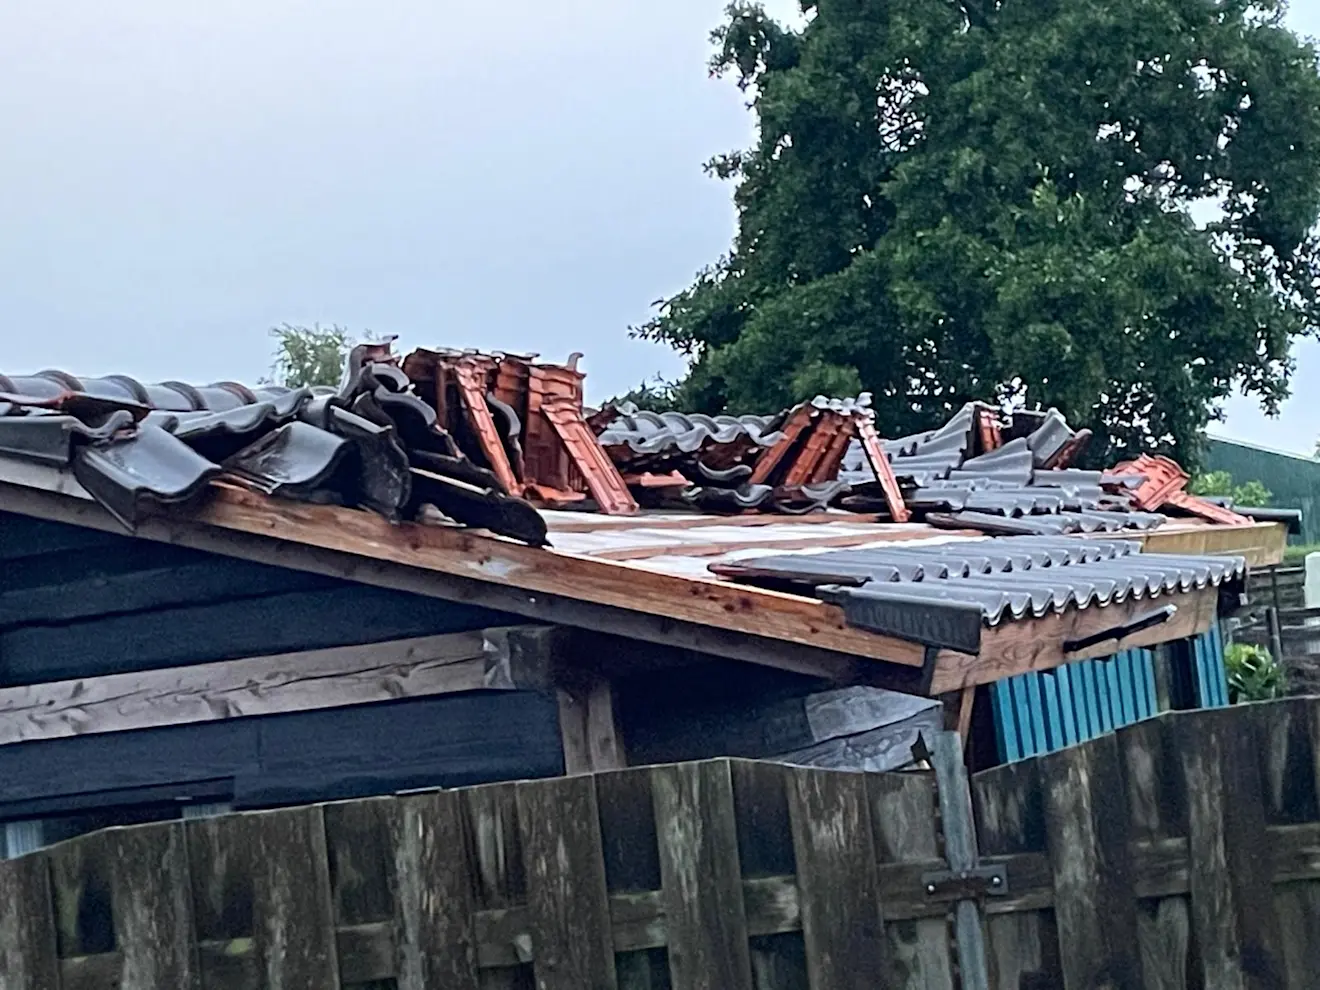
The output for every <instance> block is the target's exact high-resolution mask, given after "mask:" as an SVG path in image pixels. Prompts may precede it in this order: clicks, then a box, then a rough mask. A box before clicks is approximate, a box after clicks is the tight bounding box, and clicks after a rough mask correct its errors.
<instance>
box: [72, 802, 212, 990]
mask: <svg viewBox="0 0 1320 990" xmlns="http://www.w3.org/2000/svg"><path fill="white" fill-rule="evenodd" d="M48 855H49V862H50V865H51V880H52V887H53V894H54V897H53V900H54V905H55V916H56V918H57V919H58V922H57V923H58V928H57V933H58V935H57V937H58V942H59V954H60V956H62V957H65V958H72V957H78V956H87V955H100V954H104V953H114V956H113V959H106V960H105V962H106V966H105V967H104V968H103V969H102V973H103V975H104V977H108V978H110V979H111V980H112V981H113V985H123V986H150V987H157V986H161V987H165V986H168V987H175V986H177V987H180V988H190V987H196V986H197V985H198V984H197V977H198V973H197V966H196V959H195V956H194V952H193V949H192V946H191V935H192V919H191V911H190V905H189V903H188V890H189V886H190V884H189V874H188V861H187V855H186V853H185V850H184V837H183V826H182V825H180V824H177V823H171V824H161V825H146V826H140V827H138V828H133V829H110V830H106V831H102V832H96V833H93V834H91V835H87V836H84V837H82V838H81V839H80V840H79V841H77V842H73V843H63V844H61V845H59V846H56V847H54V848H53V849H52V850H50V852H49V854H48ZM69 975H70V974H65V977H66V978H65V979H64V980H63V982H64V985H65V986H66V987H68V986H70V981H69V979H68V978H67V977H68V976H69ZM73 975H74V977H75V979H76V978H77V976H76V970H75V972H74V974H73Z"/></svg>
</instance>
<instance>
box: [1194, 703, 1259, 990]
mask: <svg viewBox="0 0 1320 990" xmlns="http://www.w3.org/2000/svg"><path fill="white" fill-rule="evenodd" d="M1235 714H1236V713H1234V712H1233V710H1232V709H1219V710H1215V711H1202V712H1195V713H1190V714H1187V715H1183V716H1180V717H1176V718H1175V720H1174V722H1173V730H1174V731H1175V732H1176V739H1177V743H1178V754H1179V758H1180V764H1181V768H1182V773H1183V784H1184V787H1185V793H1186V795H1187V809H1188V840H1189V848H1190V850H1191V894H1192V920H1193V926H1194V929H1195V932H1196V937H1197V943H1198V945H1199V946H1200V950H1201V951H1200V965H1201V976H1202V978H1203V979H1204V981H1205V986H1206V988H1207V990H1218V988H1220V987H1244V986H1245V987H1248V988H1255V987H1259V988H1261V990H1265V988H1273V987H1277V986H1280V985H1282V982H1283V966H1282V959H1281V957H1280V955H1279V949H1278V945H1279V931H1278V920H1277V918H1276V916H1275V913H1274V904H1273V891H1272V889H1271V887H1270V874H1271V872H1272V870H1271V863H1270V861H1269V849H1268V848H1267V847H1266V846H1265V844H1264V843H1262V842H1261V841H1260V839H1261V835H1262V833H1263V831H1264V828H1265V817H1264V809H1263V804H1262V788H1261V779H1260V768H1259V764H1258V763H1257V756H1256V754H1255V753H1254V752H1251V751H1250V748H1249V747H1246V746H1243V745H1242V742H1243V740H1242V737H1241V734H1240V732H1239V731H1238V730H1239V729H1240V719H1235V717H1234V716H1235Z"/></svg>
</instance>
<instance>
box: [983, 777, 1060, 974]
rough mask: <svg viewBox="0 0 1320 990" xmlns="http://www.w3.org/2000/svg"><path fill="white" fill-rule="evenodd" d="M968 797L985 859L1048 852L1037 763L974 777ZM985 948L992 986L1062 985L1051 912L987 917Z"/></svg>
mask: <svg viewBox="0 0 1320 990" xmlns="http://www.w3.org/2000/svg"><path fill="white" fill-rule="evenodd" d="M972 796H973V805H974V808H975V812H976V834H977V840H978V843H979V845H980V851H981V854H982V855H983V856H1020V855H1024V854H1025V855H1033V854H1045V853H1046V852H1047V849H1046V839H1045V810H1044V801H1043V797H1042V794H1041V784H1040V761H1039V760H1026V761H1023V762H1020V763H1010V764H1008V765H1006V766H1002V767H997V768H995V769H994V770H987V771H985V772H983V773H979V774H977V775H976V776H975V777H974V778H973V780H972ZM1015 862H1016V860H1015ZM1015 877H1016V872H1013V873H1010V879H1009V883H1010V884H1011V885H1014V886H1015V887H1016V885H1017V882H1018V881H1017V880H1016V879H1015ZM1011 899H1012V900H1016V898H1015V897H1014V898H1011ZM1044 906H1045V905H1042V907H1044ZM1005 907H1006V908H1007V907H1008V906H1007V905H1006V906H1005ZM986 943H987V950H988V953H989V957H990V958H989V963H990V973H991V985H992V986H994V987H1060V986H1062V985H1063V973H1062V968H1061V964H1060V962H1059V958H1058V955H1059V953H1058V936H1057V934H1056V931H1055V925H1054V917H1053V912H1051V911H1047V910H1039V909H1037V910H1030V909H1023V910H1013V911H1011V912H1010V913H1003V914H990V916H989V917H988V918H987V921H986Z"/></svg>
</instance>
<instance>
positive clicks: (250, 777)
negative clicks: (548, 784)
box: [0, 513, 563, 820]
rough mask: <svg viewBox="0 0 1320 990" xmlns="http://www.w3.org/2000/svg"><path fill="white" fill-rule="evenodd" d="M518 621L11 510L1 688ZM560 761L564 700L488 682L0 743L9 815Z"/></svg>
mask: <svg viewBox="0 0 1320 990" xmlns="http://www.w3.org/2000/svg"><path fill="white" fill-rule="evenodd" d="M522 621H524V620H521V619H519V618H517V617H515V616H512V615H507V614H504V613H499V612H493V611H490V610H487V609H482V608H477V607H474V606H470V605H463V604H457V603H451V602H445V601H441V600H439V599H434V598H426V597H422V596H418V595H411V594H407V593H404V592H396V591H387V590H383V589H379V588H372V587H368V586H365V585H359V584H353V583H351V582H347V581H341V580H336V579H332V578H323V577H317V576H315V575H309V574H304V573H300V572H297V571H289V570H284V569H281V568H277V567H269V566H266V565H263V564H254V563H249V562H247V561H241V560H236V559H231V558H226V557H221V556H217V555H213V554H207V553H203V552H200V551H195V550H188V549H185V548H180V547H171V546H166V545H164V544H158V543H151V542H149V541H146V540H139V539H133V538H131V537H128V536H119V535H116V534H104V533H98V532H95V531H92V530H84V529H79V528H77V527H72V526H66V525H62V524H59V523H50V522H43V521H38V520H33V519H29V518H26V517H23V516H17V515H13V514H9V513H0V686H14V685H23V684H33V683H38V682H43V681H54V680H67V679H71V678H77V677H94V676H99V675H103V674H109V673H119V672H123V671H132V670H146V669H152V668H163V667H176V666H184V665H188V664H197V663H208V662H211V661H216V660H225V659H232V658H237V657H246V656H260V655H267V654H273V653H285V652H294V651H298V650H308V649H318V648H324V647H333V646H347V645H354V644H363V643H372V642H380V641H385V640H391V639H400V638H404V637H411V636H427V635H434V634H439V633H445V632H457V631H462V630H467V629H480V628H485V627H489V626H499V625H513V624H519V623H521V622H522ZM562 771H563V758H562V751H561V745H560V742H559V730H558V714H557V708H556V705H555V702H554V700H553V699H552V698H551V697H549V696H546V695H540V694H535V693H531V692H489V693H487V692H475V693H472V694H466V695H453V696H448V697H443V698H428V699H419V700H411V701H400V702H394V703H389V704H378V705H365V706H360V707H353V708H343V709H333V710H328V711H316V712H301V713H297V714H290V715H274V716H268V717H261V718H242V719H234V720H230V721H222V722H209V723H201V724H195V725H184V726H175V727H166V728H160V729H149V730H142V731H134V732H122V733H106V734H98V735H94V736H86V737H81V738H72V739H57V740H50V741H45V742H33V743H22V744H17V745H10V746H0V820H5V819H11V820H12V819H15V818H25V817H47V816H56V815H60V814H65V813H69V812H73V811H79V810H83V809H87V808H109V807H118V808H121V809H124V810H125V813H129V812H131V809H133V808H141V807H145V806H146V805H148V804H151V803H155V804H157V805H159V804H161V803H162V802H163V803H164V806H166V807H168V806H169V804H170V803H171V802H178V801H181V800H190V799H195V800H209V801H225V802H232V803H234V804H235V805H238V806H241V807H260V806H268V805H274V804H284V803H294V802H306V801H316V800H325V799H333V798H341V797H348V796H360V795H366V794H377V793H389V792H391V791H396V790H400V789H410V788H416V787H429V786H453V785H458V784H472V783H480V782H483V781H490V780H504V779H510V778H518V777H538V776H546V775H550V774H557V773H562Z"/></svg>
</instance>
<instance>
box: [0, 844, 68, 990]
mask: <svg viewBox="0 0 1320 990" xmlns="http://www.w3.org/2000/svg"><path fill="white" fill-rule="evenodd" d="M59 985H60V982H59V966H58V963H57V962H56V955H55V914H54V911H53V909H52V904H51V896H50V875H49V868H48V866H47V862H46V860H45V858H44V857H41V856H25V857H23V858H22V859H13V860H8V861H6V862H0V987H3V988H4V990H47V988H51V990H54V988H58V987H59Z"/></svg>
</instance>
